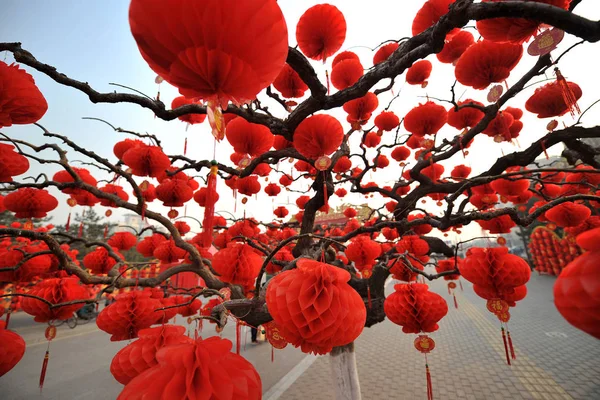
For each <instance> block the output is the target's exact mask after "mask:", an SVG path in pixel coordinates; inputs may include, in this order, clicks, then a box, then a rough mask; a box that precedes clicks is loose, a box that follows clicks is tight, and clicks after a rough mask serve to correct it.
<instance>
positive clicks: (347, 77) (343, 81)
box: [331, 58, 364, 90]
mask: <svg viewBox="0 0 600 400" xmlns="http://www.w3.org/2000/svg"><path fill="white" fill-rule="evenodd" d="M363 74H364V68H363V66H362V64H361V63H360V61H359V60H356V59H354V58H349V59H346V60H342V61H340V62H339V63H337V64H336V65H335V67H333V68H331V84H332V85H333V87H334V88H336V89H337V90H344V89H346V88H348V87H350V86H352V85H354V84H355V83H356V82H358V80H359V79H360V78H361V76H363Z"/></svg>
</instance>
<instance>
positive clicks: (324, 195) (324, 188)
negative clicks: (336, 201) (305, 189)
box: [323, 178, 329, 214]
mask: <svg viewBox="0 0 600 400" xmlns="http://www.w3.org/2000/svg"><path fill="white" fill-rule="evenodd" d="M327 200H328V199H327V182H325V180H324V178H323V205H324V206H325V208H326V209H327ZM325 214H329V209H327V210H326V211H325Z"/></svg>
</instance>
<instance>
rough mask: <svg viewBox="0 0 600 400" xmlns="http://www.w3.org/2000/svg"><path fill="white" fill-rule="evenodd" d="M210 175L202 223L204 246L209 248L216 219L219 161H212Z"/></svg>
mask: <svg viewBox="0 0 600 400" xmlns="http://www.w3.org/2000/svg"><path fill="white" fill-rule="evenodd" d="M210 163H211V167H210V173H209V174H208V179H207V182H206V204H205V206H204V220H203V221H202V246H203V247H204V248H209V247H210V245H211V243H212V230H213V224H214V219H215V203H216V202H217V196H216V193H217V171H218V170H219V167H218V166H217V161H216V160H212V161H211V162H210Z"/></svg>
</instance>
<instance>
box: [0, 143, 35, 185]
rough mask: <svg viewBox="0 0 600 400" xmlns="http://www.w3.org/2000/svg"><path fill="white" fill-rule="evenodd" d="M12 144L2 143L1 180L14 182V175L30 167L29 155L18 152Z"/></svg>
mask: <svg viewBox="0 0 600 400" xmlns="http://www.w3.org/2000/svg"><path fill="white" fill-rule="evenodd" d="M14 149H15V147H14V146H12V145H10V144H4V143H0V182H12V178H13V176H18V175H21V174H24V173H25V172H27V170H28V169H29V161H28V160H27V157H25V156H22V155H21V154H19V153H17V152H16V151H15V150H14Z"/></svg>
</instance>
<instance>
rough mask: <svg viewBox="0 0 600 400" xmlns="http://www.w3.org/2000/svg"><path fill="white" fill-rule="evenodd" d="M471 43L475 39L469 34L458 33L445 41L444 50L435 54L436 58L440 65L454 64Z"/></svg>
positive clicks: (467, 32) (464, 32)
mask: <svg viewBox="0 0 600 400" xmlns="http://www.w3.org/2000/svg"><path fill="white" fill-rule="evenodd" d="M473 43H475V39H474V38H473V34H472V33H471V32H469V31H460V32H458V33H457V34H456V35H454V36H452V37H451V38H449V40H447V41H446V43H445V44H444V48H443V49H442V51H440V52H439V53H437V54H436V57H437V59H438V60H439V61H440V62H441V63H445V64H454V63H456V61H458V59H459V58H460V56H462V55H463V53H464V52H465V51H466V50H467V49H468V48H469V47H471V45H472V44H473Z"/></svg>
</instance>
